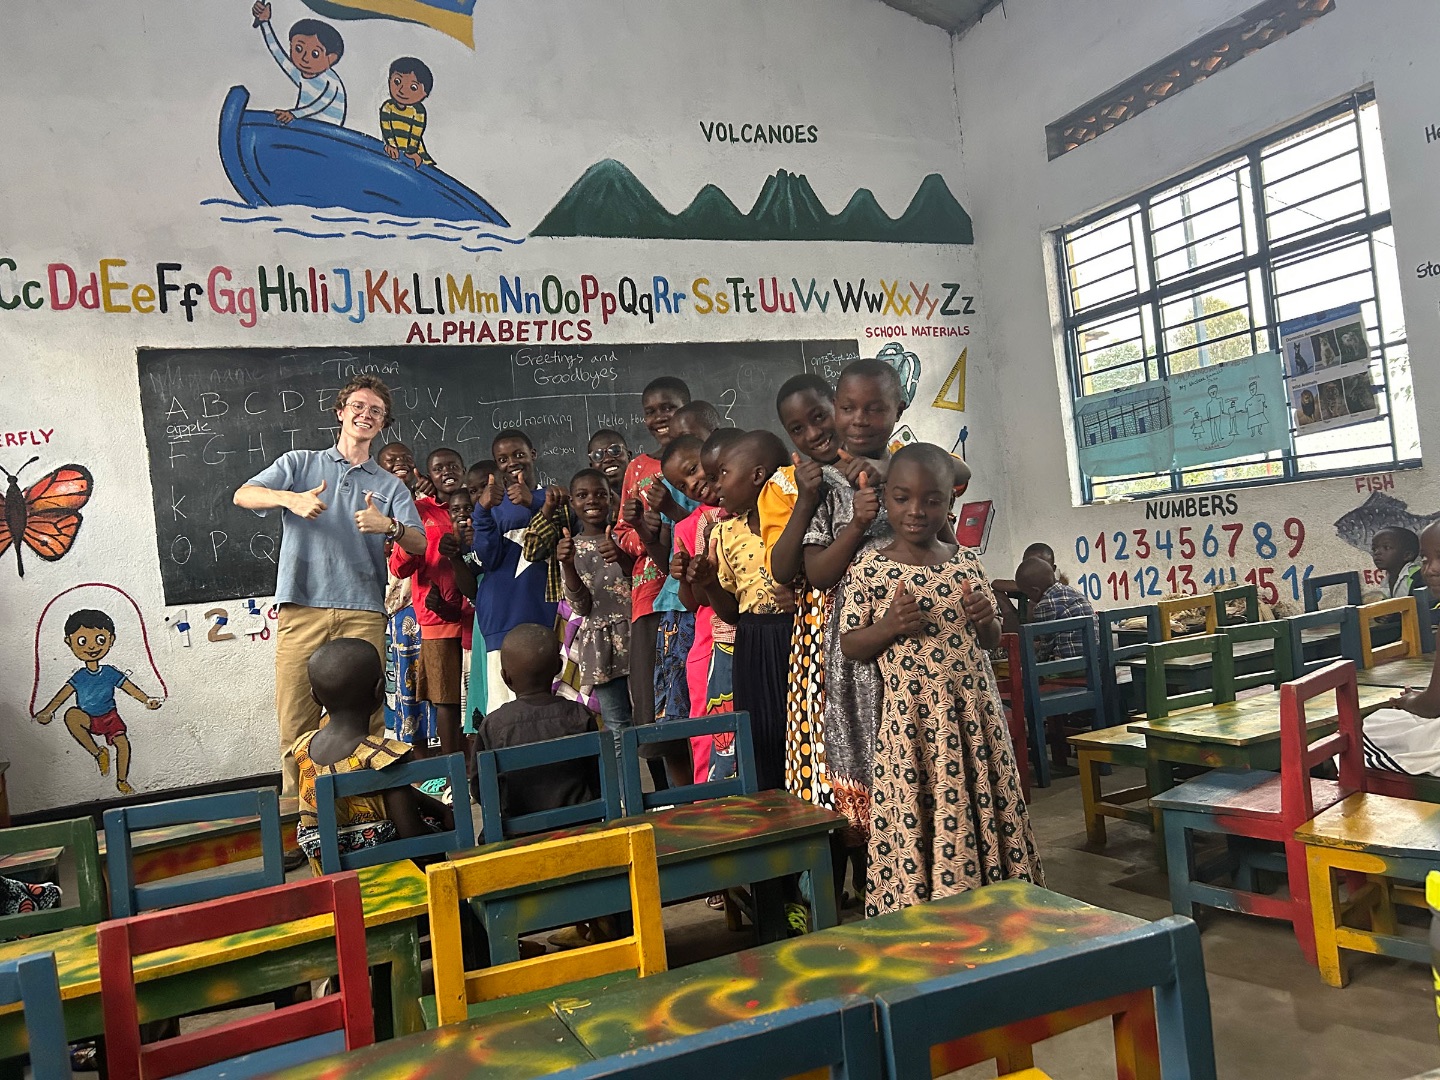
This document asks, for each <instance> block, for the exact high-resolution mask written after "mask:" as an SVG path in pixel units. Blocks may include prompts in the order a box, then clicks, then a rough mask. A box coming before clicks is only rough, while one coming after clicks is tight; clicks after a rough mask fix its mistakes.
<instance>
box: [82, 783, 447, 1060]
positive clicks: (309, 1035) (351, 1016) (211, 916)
mask: <svg viewBox="0 0 1440 1080" xmlns="http://www.w3.org/2000/svg"><path fill="white" fill-rule="evenodd" d="M460 790H462V791H463V790H464V788H461V789H460ZM325 915H328V916H331V917H333V919H334V922H335V939H334V940H335V952H336V959H337V966H336V970H337V971H338V973H339V979H338V980H337V983H338V992H337V993H333V994H329V995H326V996H325V997H321V998H317V999H315V1000H313V1001H305V1002H302V1003H299V1004H295V1005H290V1006H287V1007H285V1008H277V1009H275V1010H274V1011H273V1012H266V1013H262V1014H260V1015H258V1016H247V1017H244V1018H241V1019H237V1020H230V1021H228V1022H226V1023H222V1024H219V1025H217V1026H215V1027H210V1028H205V1029H203V1030H201V1031H195V1032H191V1033H189V1034H186V1035H181V1036H179V1037H177V1038H170V1039H162V1040H161V1041H159V1042H150V1043H146V1044H144V1045H141V1042H140V1016H139V1009H138V1005H137V1003H136V996H135V983H136V959H137V958H138V957H143V956H146V955H148V954H151V953H157V952H163V951H165V950H167V949H175V948H180V947H183V946H185V945H191V944H194V943H196V942H199V941H208V940H211V939H213V938H216V937H221V936H229V935H232V934H244V933H248V932H250V931H255V930H260V929H263V928H265V927H269V926H278V925H280V924H282V923H288V922H294V921H296V920H299V919H308V918H314V917H317V916H325ZM96 944H97V948H98V952H99V958H100V1004H101V1009H102V1011H103V1013H104V1018H105V1045H106V1058H107V1061H108V1064H109V1068H110V1077H111V1080H163V1078H164V1077H167V1076H175V1075H178V1074H180V1073H192V1072H195V1071H197V1070H206V1071H205V1072H204V1073H203V1075H207V1076H215V1077H220V1076H224V1077H231V1078H238V1077H248V1076H258V1075H260V1074H262V1073H266V1072H270V1071H273V1070H276V1069H281V1068H286V1067H288V1066H291V1065H298V1064H302V1063H304V1062H307V1061H314V1060H316V1059H317V1058H321V1057H328V1056H329V1055H331V1054H338V1053H340V1052H341V1051H344V1050H355V1049H358V1048H359V1047H362V1046H369V1045H370V1044H371V1043H373V1042H374V1041H375V1026H374V1025H375V1021H374V1017H373V1015H372V1013H371V1003H370V981H369V980H370V971H369V966H368V960H367V959H366V952H365V916H364V910H363V908H362V907H361V903H360V879H359V878H358V877H357V876H356V875H355V874H354V873H344V874H331V875H327V876H326V877H320V878H312V879H311V880H308V881H297V882H293V883H291V884H288V885H279V886H276V887H274V888H270V889H259V890H257V891H255V892H249V893H243V894H241V895H240V896H230V897H226V898H224V899H221V900H208V901H206V902H205V903H203V904H191V905H190V906H188V907H181V908H169V909H167V910H165V911H153V912H150V913H149V914H146V915H135V916H132V917H130V918H128V919H115V920H112V921H110V922H106V923H101V924H100V926H99V928H98V929H97V931H96ZM141 971H142V972H143V966H142V968H141ZM142 977H143V975H142ZM240 996H241V995H240V992H239V991H238V989H237V991H236V997H237V998H239V997H240ZM220 1004H224V1002H223V1001H214V1000H207V1001H205V1002H203V1003H202V1002H197V1003H196V1005H197V1007H201V1006H204V1007H211V1008H213V1007H214V1006H215V1005H220ZM221 1062H224V1063H225V1064H224V1066H223V1068H219V1069H217V1068H215V1066H217V1065H219V1064H220V1063H221Z"/></svg>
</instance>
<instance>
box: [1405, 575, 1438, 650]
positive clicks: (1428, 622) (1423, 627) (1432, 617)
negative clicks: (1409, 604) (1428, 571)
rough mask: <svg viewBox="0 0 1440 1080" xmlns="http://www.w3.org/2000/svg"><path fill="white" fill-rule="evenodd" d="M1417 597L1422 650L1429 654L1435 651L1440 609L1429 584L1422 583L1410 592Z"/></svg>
mask: <svg viewBox="0 0 1440 1080" xmlns="http://www.w3.org/2000/svg"><path fill="white" fill-rule="evenodd" d="M1410 595H1411V596H1413V597H1414V598H1415V609H1416V612H1417V614H1418V616H1419V622H1420V651H1421V652H1422V653H1424V654H1425V655H1426V656H1429V655H1430V654H1431V653H1433V652H1434V651H1435V622H1436V620H1437V619H1440V609H1437V608H1436V606H1435V604H1436V601H1435V594H1434V593H1432V592H1431V591H1430V588H1429V586H1427V585H1422V586H1420V588H1418V589H1416V590H1415V591H1414V592H1412V593H1411V594H1410Z"/></svg>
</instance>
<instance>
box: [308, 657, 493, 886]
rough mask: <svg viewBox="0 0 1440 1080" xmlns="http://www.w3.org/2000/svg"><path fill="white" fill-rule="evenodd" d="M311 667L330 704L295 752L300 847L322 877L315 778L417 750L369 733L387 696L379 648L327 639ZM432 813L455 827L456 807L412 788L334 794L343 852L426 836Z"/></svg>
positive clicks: (319, 695) (313, 682)
mask: <svg viewBox="0 0 1440 1080" xmlns="http://www.w3.org/2000/svg"><path fill="white" fill-rule="evenodd" d="M306 673H307V674H308V675H309V677H310V693H311V695H312V696H313V697H314V698H315V700H316V701H317V702H319V704H320V707H321V708H322V709H324V710H325V716H324V718H323V719H322V721H321V726H320V729H319V730H318V731H307V732H306V733H305V734H304V735H301V736H300V738H298V739H296V740H295V746H294V748H293V750H292V753H293V754H294V756H295V765H296V768H297V769H298V770H299V773H300V783H299V791H298V794H299V797H300V820H299V823H298V825H297V826H296V830H295V833H296V839H297V840H298V841H299V842H300V850H301V851H303V852H305V854H306V855H307V856H308V857H309V859H310V869H311V870H313V871H314V872H315V875H316V876H317V877H319V876H320V875H321V874H322V873H323V871H322V870H321V869H320V827H319V819H318V814H317V810H316V802H315V778H316V777H317V776H319V775H320V774H322V773H325V774H329V775H340V774H342V773H352V772H359V771H360V770H361V769H377V770H378V769H384V768H385V767H386V766H388V765H393V764H395V763H396V762H397V761H406V760H408V759H409V757H410V752H411V748H410V747H409V746H408V745H406V744H405V743H402V742H397V741H395V740H394V739H382V738H380V737H379V736H378V735H371V734H370V717H371V715H372V714H373V713H374V712H375V710H376V709H377V708H378V707H379V706H380V703H381V702H382V701H384V699H385V665H384V664H382V663H381V661H380V654H379V653H378V652H376V651H375V646H373V645H371V644H370V643H369V642H368V641H364V640H362V639H361V638H336V639H335V640H334V641H327V642H326V643H325V644H324V645H321V646H320V648H318V649H316V650H315V651H314V652H313V653H311V654H310V662H309V663H308V664H307V665H306ZM461 805H462V806H463V805H464V803H463V800H462V803H461ZM426 817H431V818H435V819H437V820H439V821H441V822H444V823H445V825H446V827H447V828H449V827H453V822H454V817H453V815H452V814H451V810H450V807H448V806H445V805H444V804H442V803H440V802H438V801H436V800H435V799H432V798H430V797H429V796H427V795H422V794H420V793H419V792H418V791H416V790H415V789H414V788H413V787H409V786H406V787H399V788H391V789H390V790H389V791H383V792H378V793H375V794H371V795H347V796H345V797H344V798H339V799H336V800H335V826H336V830H337V832H338V836H337V839H338V840H339V845H340V852H341V854H344V853H345V852H347V851H359V850H361V849H363V848H369V847H378V846H379V845H381V844H385V843H388V842H390V841H391V840H395V839H403V838H406V837H411V836H420V835H423V834H424V833H425V832H426V831H427V830H428V829H429V826H428V825H427V824H426V823H425V818H426Z"/></svg>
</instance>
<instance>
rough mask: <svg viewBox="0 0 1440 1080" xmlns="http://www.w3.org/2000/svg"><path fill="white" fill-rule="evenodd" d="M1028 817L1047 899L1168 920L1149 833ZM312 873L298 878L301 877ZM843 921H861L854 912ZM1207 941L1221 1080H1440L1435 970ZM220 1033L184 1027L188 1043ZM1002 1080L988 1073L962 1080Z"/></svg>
mask: <svg viewBox="0 0 1440 1080" xmlns="http://www.w3.org/2000/svg"><path fill="white" fill-rule="evenodd" d="M1127 773H1130V775H1127ZM1142 779H1143V778H1142V777H1141V776H1140V775H1139V774H1138V772H1134V773H1131V771H1130V770H1125V769H1117V770H1116V774H1115V776H1113V777H1111V778H1109V779H1108V780H1107V781H1106V786H1107V788H1109V787H1129V786H1132V785H1134V784H1136V783H1139V782H1140V781H1141V780H1142ZM1031 814H1032V820H1033V822H1034V828H1035V832H1036V840H1037V842H1038V843H1039V846H1040V851H1041V855H1042V858H1043V859H1044V862H1045V873H1046V884H1047V886H1048V887H1049V888H1051V889H1054V890H1056V891H1057V892H1061V893H1064V894H1066V895H1068V896H1073V897H1076V898H1078V899H1081V900H1084V901H1086V902H1088V903H1091V904H1095V905H1097V906H1100V907H1105V908H1110V909H1112V910H1115V911H1123V912H1127V913H1129V914H1131V915H1135V916H1137V917H1139V918H1143V919H1158V918H1162V917H1163V916H1165V915H1168V914H1170V904H1169V901H1168V899H1167V892H1166V887H1165V879H1164V876H1163V875H1162V874H1161V873H1160V871H1159V869H1158V868H1157V866H1156V861H1155V856H1154V849H1153V847H1152V843H1151V836H1150V833H1149V831H1148V830H1146V829H1143V828H1141V827H1139V826H1136V825H1131V824H1128V823H1126V822H1116V821H1110V822H1108V823H1107V824H1108V827H1109V834H1110V835H1109V843H1108V844H1107V845H1106V848H1105V850H1104V851H1103V852H1094V851H1090V850H1087V848H1086V843H1085V830H1084V825H1083V822H1082V820H1081V817H1080V793H1079V788H1078V784H1077V781H1076V779H1075V778H1074V777H1069V778H1057V779H1056V781H1055V783H1054V784H1053V785H1052V786H1051V787H1050V788H1048V789H1045V790H1040V789H1038V788H1037V789H1035V791H1034V800H1033V804H1032V808H1031ZM308 873H309V871H308V869H304V868H302V869H301V870H299V871H297V872H296V874H295V875H293V876H294V877H304V876H306V875H308ZM842 917H844V918H845V919H846V920H847V921H848V920H850V919H855V918H858V917H859V913H858V911H857V910H855V909H853V908H852V909H849V910H846V911H844V912H842ZM1201 927H1202V929H1203V931H1204V947H1205V966H1206V972H1207V975H1208V980H1209V986H1210V1001H1211V1009H1212V1013H1213V1017H1214V1027H1215V1050H1216V1058H1217V1061H1218V1065H1219V1076H1220V1080H1331V1078H1336V1077H1347V1078H1348V1077H1355V1078H1364V1080H1405V1078H1409V1077H1414V1076H1416V1075H1417V1074H1419V1073H1423V1072H1425V1071H1426V1070H1429V1069H1436V1068H1440V1034H1437V1022H1436V1006H1435V993H1434V990H1433V988H1432V986H1431V976H1430V972H1429V970H1428V969H1426V968H1423V967H1421V966H1419V965H1414V964H1406V963H1400V962H1396V961H1391V960H1384V959H1380V958H1375V957H1364V956H1358V955H1355V954H1351V958H1350V970H1351V979H1350V984H1349V986H1348V987H1346V988H1345V989H1344V990H1335V989H1331V988H1330V987H1328V986H1326V985H1325V984H1324V983H1322V982H1321V981H1320V976H1319V974H1318V972H1316V971H1315V969H1313V968H1311V967H1310V966H1309V965H1307V964H1306V963H1305V961H1304V960H1303V959H1302V957H1301V955H1300V951H1299V948H1298V947H1297V946H1296V943H1295V939H1294V935H1293V934H1292V932H1291V930H1290V927H1289V925H1288V924H1282V923H1278V922H1273V921H1270V920H1266V919H1257V918H1251V917H1248V916H1240V915H1230V914H1227V913H1223V912H1216V911H1209V912H1202V914H1201ZM665 929H666V948H667V952H668V954H669V961H670V966H671V967H672V968H673V967H681V966H683V965H685V964H691V963H695V962H697V961H700V960H704V959H707V958H709V957H712V956H718V955H720V954H723V953H727V952H734V951H736V950H738V949H743V948H747V947H749V946H750V945H751V944H752V943H753V939H752V935H751V933H750V932H749V931H748V930H747V931H744V932H740V933H732V932H730V931H728V930H727V929H726V928H725V920H724V917H723V916H722V915H721V914H720V913H718V912H715V911H712V910H710V909H709V908H708V907H706V906H705V904H704V903H703V902H702V901H694V902H691V903H688V904H681V905H676V906H672V907H667V908H666V909H665ZM539 937H540V938H541V939H542V940H543V937H544V935H539ZM215 1019H216V1018H214V1017H206V1018H204V1019H200V1018H197V1019H196V1020H192V1021H187V1022H186V1025H185V1029H186V1030H191V1029H193V1028H196V1027H202V1026H207V1025H208V1024H209V1023H213V1022H215ZM1035 1063H1036V1065H1037V1066H1038V1067H1040V1068H1041V1069H1044V1070H1046V1071H1047V1072H1049V1073H1050V1074H1051V1075H1052V1076H1054V1077H1055V1078H1056V1080H1114V1077H1115V1075H1116V1074H1115V1058H1114V1051H1113V1045H1112V1042H1111V1038H1110V1031H1109V1027H1108V1024H1092V1025H1090V1026H1088V1027H1086V1028H1083V1029H1080V1030H1078V1031H1074V1032H1070V1033H1068V1034H1066V1035H1063V1036H1060V1037H1058V1038H1056V1039H1052V1040H1050V1041H1049V1042H1047V1043H1043V1044H1041V1045H1040V1046H1039V1047H1038V1048H1037V1050H1036V1054H1035ZM994 1075H995V1071H994V1067H993V1065H988V1064H987V1065H980V1066H976V1067H974V1068H971V1069H967V1070H964V1071H963V1072H960V1073H956V1074H954V1077H957V1078H964V1080H979V1078H988V1077H993V1076H994Z"/></svg>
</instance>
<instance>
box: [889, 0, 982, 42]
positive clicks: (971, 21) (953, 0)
mask: <svg viewBox="0 0 1440 1080" xmlns="http://www.w3.org/2000/svg"><path fill="white" fill-rule="evenodd" d="M1004 2H1005V0H881V3H884V4H887V5H889V6H890V7H892V8H895V9H896V10H897V11H904V12H908V13H909V14H911V15H914V16H915V17H916V18H917V19H920V20H921V21H923V22H927V23H930V24H931V25H932V26H939V27H943V28H944V29H946V30H949V31H950V32H951V33H952V34H963V33H965V31H966V30H969V29H970V28H971V27H972V26H974V25H975V24H976V23H978V22H979V21H980V19H981V17H982V16H983V15H984V14H985V13H986V12H987V11H990V10H992V9H994V8H997V7H1000V6H1001V4H1003V3H1004Z"/></svg>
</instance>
